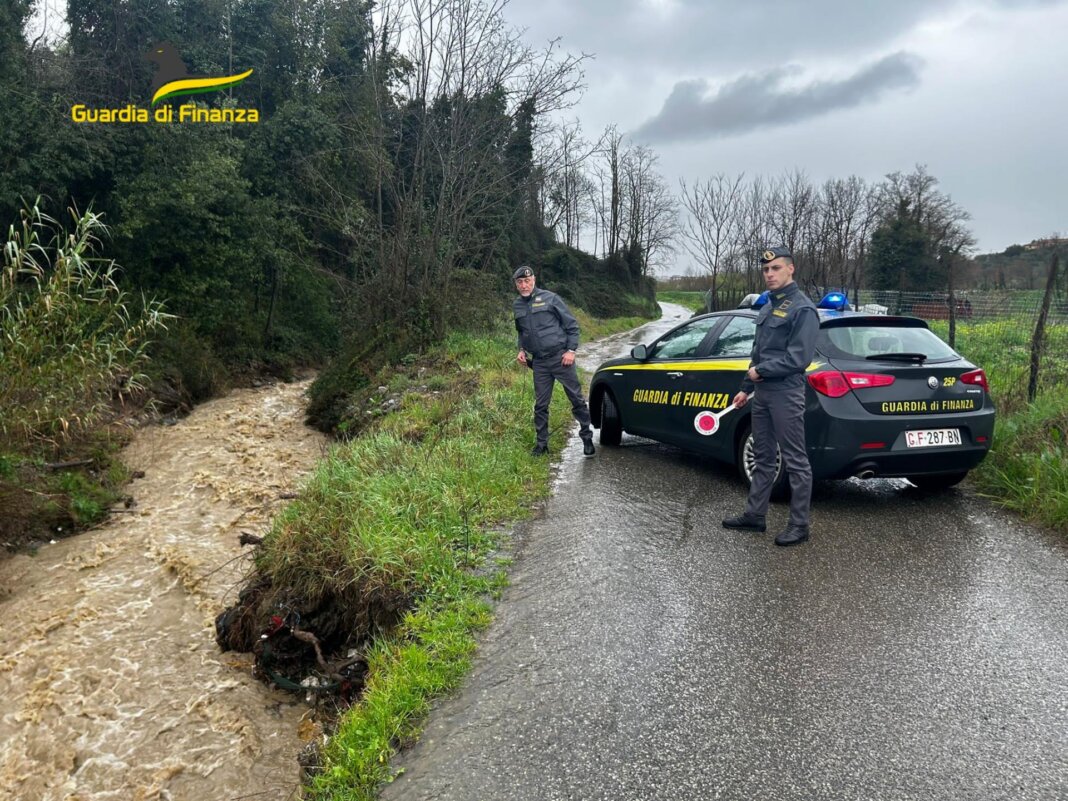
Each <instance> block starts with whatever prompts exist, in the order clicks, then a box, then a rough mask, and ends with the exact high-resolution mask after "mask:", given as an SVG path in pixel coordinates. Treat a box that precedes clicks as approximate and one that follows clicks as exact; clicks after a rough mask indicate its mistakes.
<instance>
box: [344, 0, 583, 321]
mask: <svg viewBox="0 0 1068 801" xmlns="http://www.w3.org/2000/svg"><path fill="white" fill-rule="evenodd" d="M505 4H506V3H505V2H504V0H488V2H481V1H480V0H382V2H380V3H379V4H377V6H376V7H375V9H374V11H373V13H372V28H373V30H372V35H371V36H370V40H371V41H373V42H374V47H375V51H374V53H373V54H372V55H373V57H374V58H373V63H372V66H371V68H370V70H369V72H370V79H371V82H372V89H373V95H374V97H375V102H376V114H375V115H374V117H373V118H372V119H370V120H366V119H364V120H362V124H363V125H365V126H366V127H367V128H368V130H367V131H366V133H367V136H366V141H368V142H369V143H370V144H369V145H368V146H369V147H370V148H372V149H377V150H378V152H379V153H380V156H379V157H378V158H376V159H373V163H375V164H377V165H378V166H377V168H376V176H375V177H376V184H377V186H376V193H375V195H376V197H375V204H376V208H375V221H376V223H377V237H376V238H377V255H378V258H377V272H376V275H375V276H374V278H375V280H376V281H377V282H378V284H379V286H380V287H381V289H382V292H381V293H380V294H381V299H382V301H383V306H385V304H386V302H387V300H388V302H390V303H393V304H396V303H400V304H403V305H404V306H405V307H406V308H410V309H413V308H414V309H418V310H421V311H422V312H423V313H424V314H425V315H426V316H427V317H429V318H430V319H429V323H430V327H431V330H432V331H433V332H435V333H440V332H441V330H442V329H443V325H444V320H443V317H442V316H441V314H442V310H441V307H442V306H443V304H440V303H431V302H429V299H430V298H431V297H437V296H441V295H442V294H444V295H445V296H448V293H449V291H450V281H451V278H452V276H453V274H454V272H455V270H456V269H457V268H459V267H460V266H466V267H476V268H477V267H479V266H484V265H485V264H488V263H489V260H490V259H491V258H492V254H493V253H494V252H496V247H495V246H496V244H497V242H496V239H495V237H500V236H502V235H506V232H507V229H508V223H507V221H504V220H500V221H497V222H495V220H497V218H498V217H499V216H500V215H501V214H502V208H503V207H504V205H505V204H502V203H501V202H500V201H501V198H502V196H507V195H508V194H509V192H511V191H513V190H512V187H513V186H514V184H515V181H516V176H514V175H511V174H509V167H508V165H507V164H506V163H505V162H504V160H503V159H502V158H501V157H500V154H501V152H502V151H503V150H504V149H505V148H506V146H507V143H508V141H509V137H510V135H511V134H512V131H511V130H510V124H509V122H508V120H509V118H510V116H514V115H515V112H516V110H517V109H520V108H526V109H528V110H530V112H531V113H532V114H533V116H534V117H535V118H537V117H539V116H542V115H544V114H546V113H547V112H550V111H555V110H559V109H561V108H564V107H566V106H567V104H568V103H570V102H571V101H572V100H573V99H574V97H575V94H576V92H577V90H578V89H579V88H580V87H581V81H582V73H581V62H582V61H583V59H584V56H578V57H576V56H570V55H564V54H560V53H559V51H558V50H557V44H556V43H555V42H550V43H549V45H548V46H547V47H545V48H543V49H535V48H532V47H530V46H528V45H526V44H524V43H523V41H522V39H521V35H520V32H519V31H517V30H514V29H512V28H510V27H509V26H508V25H507V23H506V22H505V20H504V17H503V14H502V11H503V8H504V6H505ZM502 232H505V233H503V234H502Z"/></svg>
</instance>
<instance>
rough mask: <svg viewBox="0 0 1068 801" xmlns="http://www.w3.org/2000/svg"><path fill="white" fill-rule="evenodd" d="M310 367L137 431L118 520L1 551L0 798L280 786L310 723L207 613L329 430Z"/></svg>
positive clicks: (207, 793) (232, 589)
mask: <svg viewBox="0 0 1068 801" xmlns="http://www.w3.org/2000/svg"><path fill="white" fill-rule="evenodd" d="M307 384H308V382H306V381H305V382H297V383H293V384H277V385H274V386H271V387H265V388H260V389H246V390H239V391H237V392H234V393H232V394H231V395H229V396H227V397H226V398H221V399H217V400H214V401H211V402H209V403H206V404H204V405H203V406H200V407H198V408H197V409H195V410H194V411H193V412H192V414H190V416H189V417H187V418H185V419H184V420H181V421H179V422H177V424H175V425H173V426H160V427H151V428H146V429H144V430H142V431H140V432H138V433H137V435H136V436H135V438H134V441H133V442H132V444H131V445H130V446H129V447H128V448H127V450H126V451H125V453H124V456H123V458H124V460H125V461H126V462H127V463H128V464H129V466H130V467H131V468H132V469H134V470H140V471H144V477H142V478H140V479H138V480H136V481H134V482H133V484H132V485H131V486H130V489H129V493H130V494H131V495H132V496H133V498H134V500H135V505H134V506H132V507H131V508H130V509H123V510H122V511H120V512H117V513H116V514H115V515H114V517H113V520H112V522H110V523H109V524H107V525H106V526H104V527H102V528H99V529H97V530H94V531H92V532H89V533H87V534H85V535H82V536H80V537H76V538H73V539H70V540H65V541H62V542H59V543H57V544H55V545H51V546H47V547H45V548H42V549H41V550H40V551H39V552H38V554H37V555H36V556H28V555H19V556H15V557H13V558H11V559H8V560H6V561H4V562H0V616H2V619H3V627H2V630H0V698H2V699H3V702H2V705H0V710H2V711H0V746H2V751H0V799H9V798H10V799H20V801H33V800H35V799H49V800H51V799H57V801H58V800H60V799H62V800H64V801H74V799H89V798H92V799H94V800H95V801H104V800H105V799H116V801H117V800H118V799H122V800H123V801H127V800H128V799H165V798H175V799H177V798H204V799H209V798H210V799H224V798H231V797H237V796H243V797H249V796H256V797H259V798H277V799H281V798H286V797H287V796H289V795H290V793H291V792H293V791H294V790H295V788H296V787H297V785H298V782H299V776H298V765H297V762H296V759H295V755H296V753H297V752H298V751H299V750H300V749H301V747H302V746H303V745H304V744H305V743H306V741H307V740H309V739H311V738H315V737H317V736H319V733H318V729H317V727H316V726H315V725H314V724H313V723H311V722H310V721H309V720H308V719H307V717H306V714H305V712H306V707H304V706H303V705H302V704H300V703H299V701H300V699H297V698H294V697H293V696H291V695H288V694H282V693H279V692H271V691H269V690H268V689H267V688H266V687H265V686H264V685H263V684H262V683H260V682H259V681H257V680H256V679H254V678H253V677H252V675H251V672H252V671H251V663H250V660H249V659H248V657H246V656H243V655H235V654H222V653H220V652H219V649H218V647H217V646H216V644H215V640H214V629H213V618H214V616H215V614H216V613H218V611H219V610H220V609H222V608H224V607H225V606H227V605H228V604H231V603H233V601H234V599H235V596H236V593H237V589H238V587H239V585H241V584H242V583H243V580H244V578H245V576H246V574H247V573H248V571H249V567H250V563H249V559H248V556H249V554H248V551H249V549H247V548H245V549H242V547H241V546H240V545H239V544H238V538H239V536H240V534H241V533H242V532H248V533H250V534H262V533H263V532H264V530H265V528H266V526H267V524H268V522H269V520H270V518H271V516H272V515H273V514H274V512H276V511H277V510H278V509H279V508H280V506H281V505H282V504H284V503H285V496H287V495H288V494H289V493H292V492H293V491H294V490H295V489H296V488H297V485H298V484H299V481H300V478H301V476H302V475H304V474H305V473H306V472H307V471H308V470H310V469H311V467H312V466H313V465H314V463H315V461H316V460H317V459H318V458H319V456H320V455H321V453H322V451H323V448H324V447H325V446H326V441H325V438H324V437H322V436H321V435H319V434H317V433H316V432H314V431H312V430H311V429H309V428H307V427H306V426H304V424H303V410H304V407H305V403H304V397H303V395H304V391H305V390H306V388H307Z"/></svg>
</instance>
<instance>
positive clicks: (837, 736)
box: [383, 307, 1068, 801]
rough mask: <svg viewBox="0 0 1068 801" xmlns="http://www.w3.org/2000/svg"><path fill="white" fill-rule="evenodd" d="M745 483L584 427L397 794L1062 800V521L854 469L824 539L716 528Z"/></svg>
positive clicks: (393, 788)
mask: <svg viewBox="0 0 1068 801" xmlns="http://www.w3.org/2000/svg"><path fill="white" fill-rule="evenodd" d="M674 309H677V307H673V308H671V309H670V310H669V316H670V314H674V315H676V316H678V315H682V310H681V309H680V310H678V311H675V310H674ZM686 316H688V314H687V315H686ZM680 319H681V317H680ZM670 324H673V322H671V321H661V322H659V323H656V324H653V326H652V327H651V328H653V329H655V330H659V331H662V330H665V329H666V328H667V327H669V325H670ZM653 336H654V334H653V333H650V328H649V327H647V328H646V329H644V330H643V331H642V333H641V335H640V336H638V337H636V338H635V337H633V336H624V337H617V338H616V340H615V342H614V343H610V344H609V345H608V346H606V347H608V348H614V349H615V350H614V352H605V347H601V348H598V350H597V352H596V353H589V352H587V354H586V358H587V361H586V363H584V364H583V365H582V366H583V367H585V368H586V369H589V370H592V369H593V368H595V367H596V363H598V362H599V361H600V360H601V359H602V358H607V357H608V356H609V355H613V354H614V353H621V352H625V351H626V350H627V349H629V347H630V342H631V341H632V340H635V339H636V340H637V341H646V342H647V341H649V340H651V339H652V338H653ZM590 360H593V361H594V363H592V364H591V363H590ZM743 501H744V492H743V489H742V485H741V484H740V483H739V481H738V480H737V479H736V478H735V476H734V473H733V470H732V469H730V468H728V467H724V466H720V465H717V464H716V463H714V462H711V461H708V460H704V459H701V458H699V457H695V456H691V455H688V454H685V453H684V452H682V451H680V450H678V449H675V448H672V447H668V446H661V445H656V444H651V443H648V442H646V441H644V440H638V439H634V438H625V439H624V443H623V446H622V447H620V448H615V449H609V448H599V449H598V453H597V456H596V457H595V458H592V459H583V457H582V456H581V448H580V445H579V443H578V440H577V439H574V440H573V441H571V442H570V443H569V444H568V446H567V449H566V451H565V455H564V459H563V461H562V463H561V465H560V471H559V478H558V482H557V488H556V492H555V494H554V497H553V498H552V500H551V501H550V502H549V503H548V505H547V507H546V510H545V514H544V516H543V517H541V518H540V519H538V520H536V521H534V522H533V523H531V524H530V525H529V526H528V527H527V528H526V529H525V530H524V531H522V532H521V533H520V535H519V538H518V545H517V559H516V563H515V566H514V567H513V569H512V573H511V580H512V586H511V587H510V588H509V589H508V590H507V592H506V593H505V597H504V599H503V601H502V603H501V604H500V605H499V607H498V609H497V617H496V620H495V622H494V624H493V625H492V626H491V628H490V630H489V631H488V632H487V634H486V636H485V637H484V640H483V643H482V645H481V647H480V650H479V654H478V656H477V658H476V661H475V666H474V669H473V671H472V673H471V674H470V676H469V678H468V680H467V682H466V684H465V686H464V688H463V689H462V690H461V691H460V692H459V693H458V694H457V695H456V696H455V697H452V698H450V699H446V700H445V701H443V702H441V703H440V704H438V706H437V708H436V709H435V711H434V712H433V713H432V715H431V717H430V720H429V721H428V724H427V729H426V732H425V734H424V736H423V738H422V740H421V741H420V742H419V743H418V744H416V745H415V746H414V747H412V748H411V749H409V750H408V751H406V752H405V753H404V754H402V755H401V757H400V758H398V759H397V760H396V762H395V765H396V766H397V767H400V768H403V771H404V772H403V774H402V775H401V776H400V777H398V778H397V780H396V781H395V782H394V783H393V784H392V785H390V786H389V787H387V788H386V789H385V790H384V792H383V798H386V799H483V800H485V801H506V800H507V799H546V800H548V799H605V800H606V801H607V800H608V799H612V800H613V801H628V800H630V799H738V800H739V801H741V800H742V799H745V800H746V801H749V800H750V799H768V800H769V801H771V800H774V801H780V800H788V799H858V800H859V799H865V800H867V799H872V800H876V799H877V800H878V801H898V800H901V801H903V800H904V799H917V800H920V799H923V800H924V801H926V800H927V799H953V800H954V801H958V800H959V801H965V800H967V801H994V800H995V799H1006V800H1007V799H1013V801H1025V800H1027V799H1035V800H1037V799H1043V801H1047V800H1048V801H1054V799H1065V798H1068V540H1066V538H1065V537H1064V536H1063V534H1056V533H1053V532H1047V531H1043V530H1040V529H1035V528H1032V527H1029V526H1027V525H1024V524H1022V523H1020V522H1018V521H1016V520H1015V519H1014V518H1013V517H1012V516H1010V515H1007V514H1004V513H1001V512H999V511H997V510H995V509H994V508H993V507H991V506H990V505H989V504H988V503H987V502H985V501H983V500H982V499H980V498H977V497H976V496H975V495H974V493H973V492H972V491H970V490H969V489H967V488H964V489H958V490H953V491H950V492H948V493H946V494H944V495H942V496H925V495H923V494H922V493H920V492H918V491H916V490H914V489H912V488H910V487H909V486H908V485H907V483H906V482H904V481H893V480H876V481H869V482H859V481H856V480H851V481H848V482H842V483H827V484H823V485H817V489H816V492H815V494H814V497H813V538H812V540H811V541H810V542H809V543H807V544H805V545H803V546H800V547H797V548H791V549H783V548H776V547H775V546H774V545H773V544H772V538H773V536H774V533H775V531H777V530H778V528H779V527H781V525H782V524H784V523H785V520H786V515H787V510H786V508H785V507H784V506H775V505H773V508H772V511H771V514H770V517H769V532H768V533H767V534H765V535H757V534H747V533H738V532H728V531H726V530H724V529H722V528H721V527H720V525H719V521H720V518H722V517H723V516H724V515H726V514H728V513H733V512H735V511H737V510H739V509H741V507H742V504H743Z"/></svg>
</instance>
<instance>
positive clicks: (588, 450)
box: [582, 437, 597, 456]
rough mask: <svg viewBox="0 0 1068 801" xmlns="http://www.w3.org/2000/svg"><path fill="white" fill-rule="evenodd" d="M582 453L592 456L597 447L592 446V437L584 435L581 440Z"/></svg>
mask: <svg viewBox="0 0 1068 801" xmlns="http://www.w3.org/2000/svg"><path fill="white" fill-rule="evenodd" d="M582 453H583V455H584V456H593V455H594V454H595V453H597V449H596V448H595V447H593V437H585V438H583V440H582Z"/></svg>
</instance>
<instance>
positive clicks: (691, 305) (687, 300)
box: [656, 290, 705, 312]
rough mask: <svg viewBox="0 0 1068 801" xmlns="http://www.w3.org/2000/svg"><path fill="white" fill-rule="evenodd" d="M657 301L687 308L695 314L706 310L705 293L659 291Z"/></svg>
mask: <svg viewBox="0 0 1068 801" xmlns="http://www.w3.org/2000/svg"><path fill="white" fill-rule="evenodd" d="M656 299H657V300H662V301H664V302H665V303H677V304H679V305H680V306H685V307H686V308H687V309H689V310H690V311H693V312H703V311H704V310H705V293H704V292H686V291H681V290H667V291H664V290H658V291H657V293H656Z"/></svg>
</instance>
